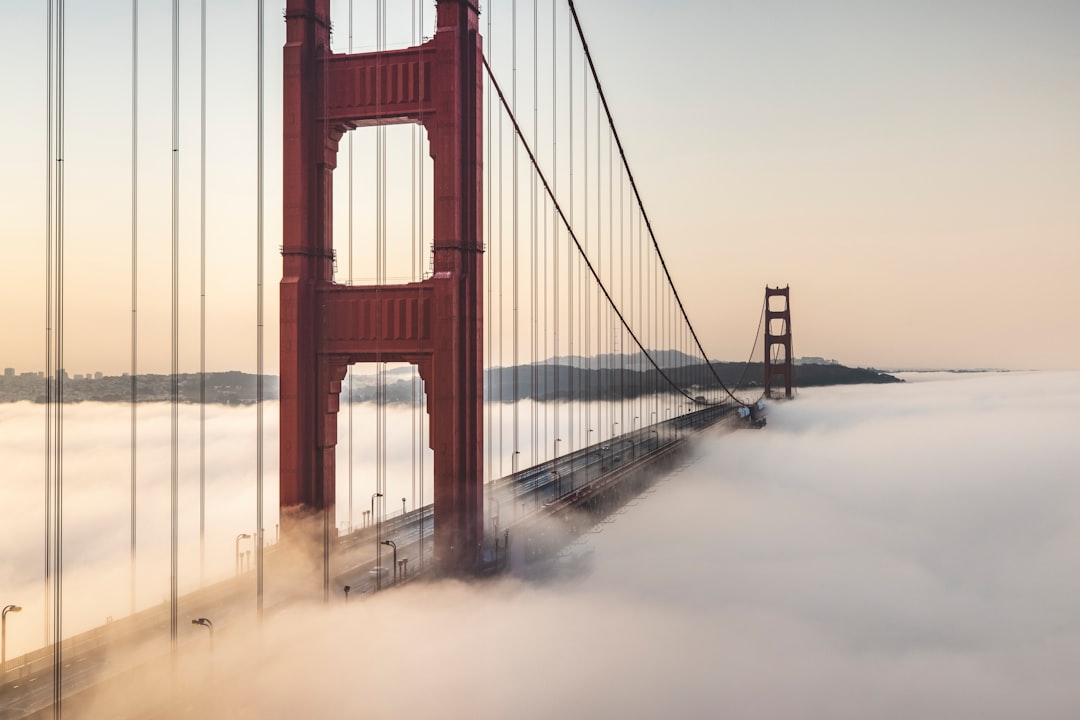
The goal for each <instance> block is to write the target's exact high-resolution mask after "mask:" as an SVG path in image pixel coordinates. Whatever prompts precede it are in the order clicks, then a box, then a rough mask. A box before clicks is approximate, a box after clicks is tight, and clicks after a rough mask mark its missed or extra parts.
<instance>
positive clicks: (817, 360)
mask: <svg viewBox="0 0 1080 720" xmlns="http://www.w3.org/2000/svg"><path fill="white" fill-rule="evenodd" d="M795 364H796V365H839V364H840V363H838V362H836V361H835V360H826V359H825V358H823V357H814V356H812V355H809V356H807V357H801V358H795Z"/></svg>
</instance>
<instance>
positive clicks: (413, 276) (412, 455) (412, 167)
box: [349, 0, 420, 523]
mask: <svg viewBox="0 0 1080 720" xmlns="http://www.w3.org/2000/svg"><path fill="white" fill-rule="evenodd" d="M349 9H350V13H351V11H352V0H349ZM409 22H410V26H409V29H410V31H411V34H410V35H409V38H410V39H411V40H413V41H414V42H415V40H416V5H415V3H412V2H410V3H409ZM349 26H350V27H349V33H350V37H351V33H352V18H351V15H350V19H349ZM350 49H351V46H350ZM409 130H410V137H409V198H410V200H411V202H412V206H411V208H412V212H411V213H410V214H409V222H410V226H411V228H410V229H411V233H412V242H410V243H409V250H410V252H411V256H412V258H411V259H412V262H411V263H410V265H409V275H410V277H409V279H410V280H412V281H413V282H415V281H417V280H419V279H420V277H419V275H417V273H416V255H417V253H416V161H417V152H416V125H415V124H413V125H412V126H411V127H410V128H409ZM349 168H350V169H349V172H350V173H351V172H352V163H351V162H350V163H349ZM351 196H352V193H351V192H350V199H349V203H350V205H351V203H352V197H351ZM409 384H410V385H411V398H410V400H409V409H410V411H411V412H412V417H411V418H410V419H409V432H410V435H411V436H412V437H411V438H410V439H411V443H410V444H409V460H410V462H409V465H410V470H411V471H412V485H411V490H412V504H413V509H416V421H417V417H418V415H419V412H418V411H419V409H420V408H419V407H418V406H417V404H416V403H417V400H418V397H417V392H416V389H417V388H416V386H417V373H416V372H415V371H414V372H413V373H412V375H411V379H410V383H409ZM349 431H350V433H351V432H352V424H351V422H350V424H349ZM351 441H352V438H351V437H350V442H351ZM350 499H351V498H350ZM404 513H405V509H404V508H402V520H401V521H402V523H404V522H405V517H404Z"/></svg>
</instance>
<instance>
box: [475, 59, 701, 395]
mask: <svg viewBox="0 0 1080 720" xmlns="http://www.w3.org/2000/svg"><path fill="white" fill-rule="evenodd" d="M481 60H482V61H483V63H484V69H485V70H487V73H488V76H489V77H490V78H491V83H492V86H493V87H494V88H495V92H496V93H497V94H498V96H499V101H500V103H501V104H502V106H503V109H504V110H505V111H506V114H507V116H508V117H509V120H510V123H511V124H512V125H513V128H514V132H515V134H516V135H517V136H518V139H519V140H520V141H521V145H522V147H523V148H524V150H525V152H526V153H527V154H528V155H529V161H530V162H531V163H532V166H533V169H534V171H535V172H536V174H537V177H538V178H539V179H540V182H541V184H543V186H544V191H545V192H546V193H547V194H548V197H550V198H551V202H552V203H553V204H554V206H555V210H556V212H558V214H559V218H560V219H561V220H562V223H563V226H564V227H565V228H566V231H567V233H568V235H569V236H570V239H571V240H573V241H574V245H575V246H576V247H577V250H578V253H579V254H580V256H581V259H582V261H583V262H584V263H585V266H586V267H587V268H588V271H589V273H590V274H592V276H593V279H594V280H595V281H596V284H597V286H598V288H599V289H600V291H601V292H602V293H603V294H604V298H605V299H606V300H607V301H608V303H610V304H611V307H612V309H613V310H614V311H615V314H616V315H618V317H619V322H620V323H622V326H623V327H624V328H626V330H627V332H629V333H630V337H631V338H633V340H634V343H635V344H636V345H637V346H638V349H640V350H641V352H642V353H643V354H644V355H645V357H646V358H647V359H648V360H649V362H650V363H651V364H652V366H653V368H654V369H655V370H656V371H657V372H658V373H659V374H660V376H661V377H663V378H664V380H666V381H667V382H668V384H669V385H671V387H672V388H674V389H675V390H676V391H677V392H678V393H679V394H680V395H683V396H684V397H686V398H687V399H688V400H693V398H692V397H691V396H690V394H689V393H687V392H686V391H685V390H683V389H682V388H681V387H679V385H678V384H677V383H676V382H675V381H674V380H673V379H672V378H671V377H670V376H669V375H668V374H667V373H666V372H664V370H663V369H662V368H661V367H660V365H659V364H658V363H657V362H656V360H655V359H654V358H653V356H652V354H651V353H649V351H648V350H646V349H645V346H644V345H643V344H642V342H641V340H640V339H639V338H638V336H637V333H635V332H634V330H633V328H631V327H630V325H629V323H628V322H627V321H626V318H625V317H624V316H623V314H622V311H621V310H619V308H618V307H617V306H616V305H615V301H614V300H613V299H612V297H611V294H610V293H609V292H608V289H607V287H605V285H604V283H603V281H602V280H601V279H600V275H599V273H598V272H597V270H596V268H595V267H594V266H593V263H592V261H590V260H589V257H588V255H587V254H586V253H585V248H584V247H583V246H582V243H581V240H580V239H579V238H578V236H577V233H576V232H574V229H573V227H572V226H571V224H570V220H569V219H568V218H567V216H566V214H565V213H564V212H563V210H562V206H561V205H560V204H559V201H558V200H557V199H556V198H555V195H554V193H553V192H552V190H551V185H550V183H548V180H547V177H546V176H545V175H544V173H543V171H542V170H541V169H540V164H539V162H538V161H537V159H536V155H535V154H534V153H533V150H532V147H530V145H529V143H528V141H527V140H526V139H525V135H524V133H523V132H522V131H521V126H520V125H519V124H518V121H517V118H515V117H514V116H513V114H512V113H511V110H510V105H509V103H508V102H507V100H506V96H505V95H504V94H503V91H502V88H501V87H500V86H499V82H498V80H496V79H495V74H494V73H493V72H492V70H491V66H490V65H488V61H487V58H486V57H483V58H481Z"/></svg>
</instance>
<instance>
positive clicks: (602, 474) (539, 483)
mask: <svg viewBox="0 0 1080 720" xmlns="http://www.w3.org/2000/svg"><path fill="white" fill-rule="evenodd" d="M725 421H726V422H727V423H728V424H730V425H731V426H732V427H743V426H750V421H749V420H748V419H746V418H741V417H739V416H738V413H734V412H731V411H730V410H729V409H728V408H725V407H722V406H716V407H707V408H703V409H700V410H698V411H696V412H693V413H688V414H685V415H681V416H679V417H677V418H674V419H671V420H668V421H664V422H661V423H657V424H655V425H653V426H648V427H644V428H640V429H638V430H635V431H633V432H630V433H626V434H624V435H622V436H619V437H618V438H615V439H614V440H612V441H607V442H605V443H603V444H597V445H595V446H592V447H587V448H582V449H580V450H578V451H575V452H573V453H570V454H567V455H565V456H562V457H560V458H557V459H556V460H553V461H548V462H545V463H542V464H541V465H537V466H535V467H530V468H526V469H523V470H520V471H518V472H516V473H514V474H512V475H508V476H506V477H503V478H500V479H498V480H496V481H494V482H492V483H489V484H488V487H487V492H488V503H487V505H488V508H489V515H488V517H489V525H488V533H487V541H486V542H485V544H484V547H485V552H484V557H483V561H482V574H483V575H495V574H501V573H505V572H510V573H514V572H524V573H528V572H529V567H530V566H531V565H532V564H534V563H545V562H551V561H553V560H555V559H556V558H557V556H558V554H559V553H560V552H561V550H562V549H563V548H564V547H566V546H567V545H568V544H569V543H570V542H572V541H573V540H574V539H575V538H576V537H577V536H579V535H581V534H583V533H585V532H587V531H588V530H589V529H590V528H592V527H594V526H595V525H596V524H598V523H599V522H601V521H602V520H603V519H604V518H605V517H607V516H608V515H610V514H612V513H614V512H615V511H617V510H618V509H619V508H621V507H622V506H624V505H625V504H626V503H628V502H630V501H631V500H633V499H634V498H636V497H638V496H639V495H640V494H641V493H642V492H643V491H644V490H645V489H646V488H647V487H648V486H649V485H651V484H652V482H653V481H654V480H655V479H656V478H658V477H662V476H663V475H664V473H665V472H666V471H667V470H668V469H670V467H671V463H672V462H673V461H674V460H675V459H676V458H678V456H679V455H680V453H682V452H683V451H684V450H685V449H686V448H687V444H688V443H690V442H692V440H693V439H694V437H695V436H696V435H697V434H698V433H700V432H702V431H704V430H706V429H708V428H711V427H714V426H716V425H717V424H718V423H723V422H725ZM433 533H434V508H433V506H432V505H428V506H425V507H423V508H421V509H418V510H415V511H411V512H407V513H404V514H402V515H398V516H396V517H393V518H388V519H386V520H384V521H383V522H382V523H381V527H379V528H376V527H374V526H371V527H367V528H361V529H358V530H356V531H354V532H351V533H346V534H342V535H341V536H339V537H338V539H337V542H336V543H335V550H334V559H333V562H332V565H333V567H335V569H336V572H335V576H334V580H333V582H332V587H333V588H334V597H333V598H332V601H333V602H339V603H346V602H350V600H351V601H352V602H362V600H363V598H364V597H365V596H370V595H373V594H374V593H377V592H380V591H389V590H392V589H394V588H397V587H404V586H407V585H409V584H411V583H415V582H424V581H427V580H430V579H432V577H433V574H434V570H435V566H434V564H433V563H431V561H430V559H429V560H428V562H427V564H426V565H425V563H424V560H423V552H424V551H423V547H424V545H425V544H426V545H427V546H428V550H427V552H429V553H430V546H431V540H432V537H433ZM381 541H389V542H391V543H393V544H394V545H395V546H396V551H397V552H396V557H395V554H394V553H393V551H392V550H391V549H390V548H389V547H387V546H385V545H381V544H380V543H381ZM380 551H381V552H380ZM380 555H381V557H380ZM393 559H396V560H398V561H403V562H401V564H400V565H398V566H394V565H393ZM267 563H268V567H269V568H270V573H269V574H270V575H271V576H279V577H283V578H288V580H287V581H286V582H284V583H281V584H279V585H277V586H275V587H273V588H272V589H271V590H269V591H268V592H267V594H266V597H267V604H266V610H267V617H268V619H267V621H268V622H275V621H276V620H275V618H276V616H278V615H282V614H286V613H288V611H289V609H290V608H291V607H293V606H294V605H297V604H303V603H305V602H311V601H313V600H314V601H318V600H319V598H317V597H312V595H311V593H310V591H309V590H308V591H305V588H310V586H311V584H310V583H308V584H307V585H304V584H294V582H293V581H294V580H295V579H296V578H297V577H300V576H302V575H303V573H302V572H300V573H298V572H297V571H296V570H295V568H289V567H288V565H289V560H288V559H287V558H285V557H283V555H282V552H281V550H280V548H278V547H276V546H275V547H273V548H271V549H270V550H269V552H268V553H267ZM377 567H381V568H382V571H381V572H380V571H377V570H376V568H377ZM255 581H256V579H255V576H254V573H253V572H251V571H250V570H246V571H243V572H239V573H238V574H237V576H236V577H233V578H230V579H228V580H225V581H222V582H218V583H214V584H212V585H208V586H206V587H204V588H201V589H199V590H197V591H195V592H192V593H189V594H186V595H182V596H181V597H180V612H181V614H182V615H183V617H185V618H187V617H190V618H191V619H192V620H195V619H198V618H208V617H209V618H213V620H212V621H211V622H212V623H213V625H214V627H215V631H216V632H219V633H221V635H220V636H219V640H218V641H219V642H221V641H222V640H223V639H224V640H226V641H228V640H229V639H231V640H232V641H234V642H235V641H236V640H237V639H238V636H239V635H240V634H241V633H243V632H245V631H247V630H250V629H251V609H252V597H253V595H254V589H255V587H254V586H255ZM346 588H348V591H347V592H346ZM168 625H169V608H168V606H167V604H162V605H159V606H156V607H153V608H149V609H147V610H144V611H142V612H139V613H137V614H135V615H132V616H129V617H126V618H122V619H120V620H117V621H115V622H110V623H108V624H107V625H103V626H101V627H98V628H95V629H93V630H91V631H88V632H84V633H80V634H78V635H76V636H74V637H72V638H69V639H68V640H66V641H65V642H64V656H65V657H66V658H67V663H68V665H67V667H66V672H65V673H64V680H63V683H64V685H63V697H64V702H65V707H67V709H68V710H69V711H70V712H73V713H74V714H75V715H76V716H78V715H79V713H80V712H81V711H84V710H86V709H87V708H91V707H97V706H98V705H99V704H101V703H102V702H113V700H103V698H110V697H113V696H123V695H124V694H125V692H126V690H125V688H128V686H129V685H130V684H131V683H133V682H136V683H138V682H150V683H151V684H154V683H160V681H161V680H160V678H161V676H162V675H168V674H169V673H171V672H172V665H171V660H170V658H169V653H168V652H167V651H166V648H165V647H164V646H162V645H160V644H157V645H156V646H155V644H154V643H153V640H152V638H154V637H155V636H159V637H160V636H162V635H164V634H166V633H167V632H168ZM193 625H194V623H193ZM206 634H207V630H205V629H204V628H203V627H198V626H194V627H191V628H190V629H189V630H188V631H186V632H185V633H184V636H185V639H184V642H183V653H184V654H185V655H187V656H197V657H198V658H202V657H203V654H202V653H203V643H204V642H206V641H207V638H205V637H203V636H204V635H206ZM52 657H53V648H51V647H44V648H40V649H39V650H36V651H34V652H31V653H26V654H24V655H20V656H18V657H13V658H10V659H8V660H7V661H6V662H5V664H4V666H3V668H2V671H3V672H2V675H0V711H2V716H3V717H4V718H12V720H15V719H16V718H36V717H50V716H51V707H52V702H53V690H52V688H51V686H50V679H51V673H52V666H51V662H52ZM199 662H201V660H200V661H196V663H195V664H196V665H197V664H198V663H199ZM189 674H191V673H189ZM151 695H153V694H151ZM174 702H176V701H175V699H174V698H172V696H171V695H170V693H169V692H168V691H167V688H161V689H160V694H159V695H158V696H157V697H156V699H155V698H154V697H150V698H148V699H144V700H143V701H142V704H139V705H134V706H130V707H128V708H127V711H128V712H131V713H133V715H132V716H133V717H134V716H144V717H154V716H162V717H172V716H173V715H174V714H175V713H176V712H178V709H177V707H175V706H174V705H173V703H174ZM186 702H187V701H180V704H181V705H184V704H185V703H186Z"/></svg>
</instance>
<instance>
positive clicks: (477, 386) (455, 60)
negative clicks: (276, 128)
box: [279, 0, 483, 572]
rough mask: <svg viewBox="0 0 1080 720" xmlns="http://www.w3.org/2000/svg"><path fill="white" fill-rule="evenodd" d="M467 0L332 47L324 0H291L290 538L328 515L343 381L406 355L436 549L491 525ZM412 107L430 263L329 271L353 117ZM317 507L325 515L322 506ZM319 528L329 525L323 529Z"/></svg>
mask: <svg viewBox="0 0 1080 720" xmlns="http://www.w3.org/2000/svg"><path fill="white" fill-rule="evenodd" d="M478 15H479V12H478V9H477V6H476V4H475V2H472V1H470V0H438V3H437V28H436V32H435V35H434V36H433V37H432V38H431V39H430V40H428V41H427V42H424V43H423V44H421V45H419V46H416V47H411V48H405V49H401V50H391V51H383V52H369V53H357V54H340V53H334V52H331V50H330V0H288V1H287V5H286V10H285V23H286V41H285V48H284V68H283V69H284V87H283V105H284V107H283V110H284V115H283V127H284V132H283V135H284V137H283V153H284V154H283V164H284V178H283V231H282V232H283V238H282V255H283V273H282V279H281V286H280V302H281V320H280V322H281V350H280V352H281V357H280V362H281V364H280V374H281V404H280V500H279V504H280V509H281V525H282V535H283V537H284V539H285V540H286V542H289V541H290V540H298V539H299V536H302V535H310V534H312V533H313V532H316V531H313V530H311V529H310V528H321V532H323V533H328V532H330V530H329V528H332V527H333V524H334V523H333V517H334V515H333V513H334V502H335V497H334V494H335V493H334V489H335V466H334V452H335V446H336V444H337V413H338V406H339V398H340V392H341V383H342V380H343V379H344V377H345V373H346V370H347V369H348V367H349V365H351V364H353V363H358V362H409V363H413V364H415V365H417V366H418V369H419V373H420V376H421V378H422V379H423V381H424V386H425V390H426V392H427V398H428V400H427V411H428V416H429V422H430V427H431V431H430V439H431V448H432V450H433V454H434V485H435V488H434V489H435V498H434V502H435V542H434V545H435V562H436V563H437V564H438V566H439V567H440V568H442V569H444V570H446V571H448V572H467V571H468V570H469V569H471V568H472V567H474V566H475V565H476V563H477V561H478V558H479V551H480V546H481V543H482V540H483V480H482V471H483V465H482V458H483V405H482V403H483V367H482V364H483V355H482V348H483V304H482V301H483V295H482V287H483V277H482V262H481V257H480V256H481V253H482V252H483V242H482V237H481V227H482V210H483V209H482V206H481V197H482V192H481V188H482V182H483V179H482V167H483V166H482V153H483V148H482V143H481V137H482V136H481V132H482V126H481V114H482V112H481V111H482V103H483V95H482V86H481V81H482V75H481V72H482V68H483V65H482V57H481V53H482V45H481V38H480V34H479V17H478ZM395 123H419V124H421V125H423V126H424V128H425V129H426V130H427V136H428V140H429V151H430V155H431V157H432V160H433V166H434V178H433V183H434V193H433V196H434V212H433V219H434V229H433V232H434V243H433V252H434V258H433V274H432V276H431V277H430V278H427V279H425V280H422V281H419V282H413V283H406V284H398V285H381V286H374V285H373V286H344V285H338V284H336V283H335V282H334V279H333V237H332V227H333V207H332V195H333V193H332V183H333V171H334V168H335V167H336V164H337V152H338V143H339V140H340V139H341V138H342V136H343V135H344V134H345V133H346V132H347V131H349V130H352V129H354V128H357V127H369V126H377V125H387V124H395ZM320 516H321V522H320ZM324 539H325V538H324Z"/></svg>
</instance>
